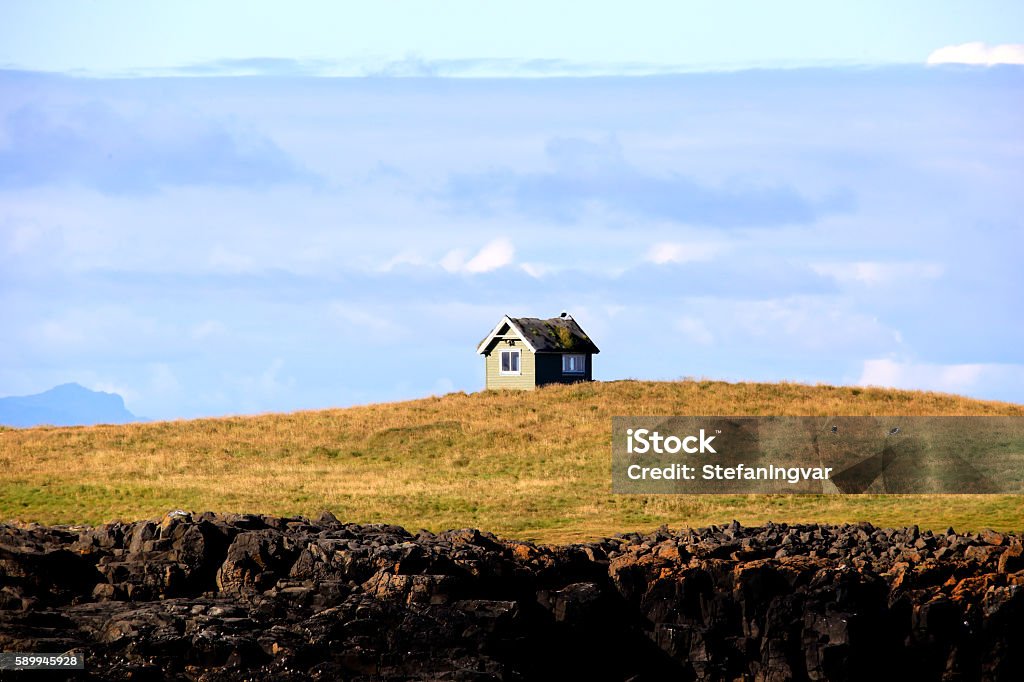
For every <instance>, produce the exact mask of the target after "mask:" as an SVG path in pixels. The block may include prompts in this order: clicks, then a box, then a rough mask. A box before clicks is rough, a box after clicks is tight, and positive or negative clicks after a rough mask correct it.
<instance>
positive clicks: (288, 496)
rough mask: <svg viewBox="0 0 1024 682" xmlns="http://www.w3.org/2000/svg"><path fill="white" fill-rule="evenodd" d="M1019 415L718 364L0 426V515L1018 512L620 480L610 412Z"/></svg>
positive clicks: (567, 518) (645, 516) (427, 517)
mask: <svg viewBox="0 0 1024 682" xmlns="http://www.w3.org/2000/svg"><path fill="white" fill-rule="evenodd" d="M673 414H695V415H700V414H705V415H796V416H800V415H820V416H828V415H1022V416H1024V406H1021V405H1014V404H1010V403H997V402H984V401H978V400H972V399H969V398H963V397H960V396H953V395H945V394H937V393H923V392H917V391H895V390H883V389H860V388H839V387H832V386H807V385H802V384H792V383H779V384H753V383H737V384H730V383H723V382H711V381H682V382H639V381H618V382H610V383H593V384H580V385H575V386H551V387H546V388H543V389H540V390H537V391H534V392H529V393H521V392H482V393H475V394H471V395H466V394H462V393H455V394H449V395H446V396H443V397H433V398H425V399H421V400H413V401H408V402H401V403H391V404H380V405H367V406H361V407H353V408H347V409H338V410H322V411H307V412H296V413H292V414H270V415H261V416H255V417H231V418H220V419H198V420H192V421H173V422H155V423H146V424H128V425H119V426H95V427H67V428H45V427H44V428H34V429H15V430H7V431H3V432H0V518H3V519H18V520H23V521H39V522H43V523H102V522H105V521H110V520H113V519H115V518H122V519H135V518H142V517H148V516H155V515H159V514H162V513H163V512H165V511H166V510H167V509H170V508H178V507H180V508H185V509H196V510H201V509H214V510H219V511H239V512H259V513H271V514H281V515H290V514H315V513H317V512H318V511H320V510H322V509H330V510H332V511H334V512H335V513H336V514H337V515H338V517H339V518H344V519H347V520H351V521H360V522H385V521H386V522H390V523H399V524H402V525H405V526H407V527H409V528H412V529H416V528H421V527H422V528H429V529H431V530H439V529H444V528H452V527H466V526H474V527H481V528H485V529H488V530H492V531H494V532H497V533H499V534H503V535H506V536H510V537H519V538H525V539H533V540H540V541H548V542H562V541H570V540H580V539H584V538H592V537H596V536H600V535H607V534H610V533H614V532H618V531H622V530H637V529H644V528H648V527H652V526H656V525H659V524H661V523H668V524H670V525H673V526H678V525H704V524H708V523H716V522H721V521H722V520H723V519H725V520H728V519H730V518H737V519H739V520H740V521H741V522H742V523H744V524H748V525H749V524H755V523H761V522H764V521H766V520H769V519H771V520H776V521H788V522H797V521H822V522H843V521H856V520H865V519H866V520H870V521H873V522H875V523H878V524H883V525H908V524H918V525H921V526H922V527H932V528H943V529H944V528H945V527H946V526H948V525H953V526H954V527H956V528H957V529H958V530H960V529H968V528H980V527H985V526H990V527H994V528H1000V529H1006V530H1019V529H1022V528H1024V508H1022V507H1024V505H1021V504H1020V498H1017V497H1013V496H977V497H975V496H905V497H895V496H871V497H841V496H821V497H819V496H735V495H733V496H692V497H690V496H656V495H637V496H621V495H612V494H611V493H610V492H609V488H610V481H609V473H608V462H609V456H610V449H609V448H610V432H611V417H612V416H614V415H673Z"/></svg>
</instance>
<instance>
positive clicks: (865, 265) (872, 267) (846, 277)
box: [811, 261, 945, 286]
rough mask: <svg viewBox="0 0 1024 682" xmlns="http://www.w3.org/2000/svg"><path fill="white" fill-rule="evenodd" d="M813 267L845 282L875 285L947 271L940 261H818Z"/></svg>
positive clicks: (817, 271)
mask: <svg viewBox="0 0 1024 682" xmlns="http://www.w3.org/2000/svg"><path fill="white" fill-rule="evenodd" d="M811 269H812V270H814V272H816V273H818V274H819V275H823V276H825V277H831V278H833V279H835V280H836V281H837V282H840V283H843V284H849V283H856V284H866V285H869V286H874V285H878V284H890V283H892V282H894V281H898V280H907V279H937V278H939V277H941V276H942V274H943V273H944V272H945V268H944V267H943V266H942V265H941V264H939V263H913V262H905V263H880V262H877V261H859V262H853V263H817V264H814V265H811Z"/></svg>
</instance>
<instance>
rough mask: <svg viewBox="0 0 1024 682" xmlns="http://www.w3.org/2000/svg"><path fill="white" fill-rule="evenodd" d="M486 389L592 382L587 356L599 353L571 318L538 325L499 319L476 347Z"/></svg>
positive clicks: (535, 320)
mask: <svg viewBox="0 0 1024 682" xmlns="http://www.w3.org/2000/svg"><path fill="white" fill-rule="evenodd" d="M476 352H477V354H479V355H483V356H484V367H485V375H486V377H487V380H486V386H487V388H519V389H524V390H531V389H534V388H536V387H537V386H543V385H544V384H568V383H574V382H577V381H592V380H593V377H594V373H593V363H592V359H593V356H594V355H596V354H597V353H600V352H601V351H600V350H598V348H597V346H596V345H594V342H593V341H591V340H590V337H589V336H587V333H586V332H584V331H583V329H582V328H581V327H580V325H579V324H577V322H576V320H574V319H572V316H571V315H569V314H568V313H565V312H563V313H562V314H561V315H559V316H558V317H555V318H552V319H550V320H542V319H539V318H536V317H509V316H508V315H506V316H505V317H503V318H501V322H499V323H498V324H497V326H495V327H494V330H493V331H492V332H491V333H490V334H488V335H487V337H486V338H485V339H484V340H483V341H481V342H480V345H479V346H477V349H476Z"/></svg>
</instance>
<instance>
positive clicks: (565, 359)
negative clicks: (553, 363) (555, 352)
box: [562, 353, 587, 376]
mask: <svg viewBox="0 0 1024 682" xmlns="http://www.w3.org/2000/svg"><path fill="white" fill-rule="evenodd" d="M569 358H579V359H580V369H568V368H567V366H568V364H569ZM586 373H587V355H586V353H563V354H562V374H571V375H573V376H579V375H581V374H586Z"/></svg>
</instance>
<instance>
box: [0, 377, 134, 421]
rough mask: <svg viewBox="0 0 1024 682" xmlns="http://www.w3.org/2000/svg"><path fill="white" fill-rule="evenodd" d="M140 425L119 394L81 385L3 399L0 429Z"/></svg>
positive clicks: (59, 387) (64, 385) (64, 386)
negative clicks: (6, 427) (128, 423)
mask: <svg viewBox="0 0 1024 682" xmlns="http://www.w3.org/2000/svg"><path fill="white" fill-rule="evenodd" d="M133 421H140V420H139V418H138V417H136V416H135V415H134V414H132V413H131V412H129V411H128V410H127V409H125V406H124V399H123V398H121V396H119V395H117V394H116V393H103V392H102V391H90V390H89V389H87V388H85V387H84V386H79V385H78V384H62V385H60V386H57V387H56V388H51V389H50V390H49V391H45V392H43V393H37V394H36V395H25V396H11V397H10V398H0V425H3V426H38V425H41V424H49V425H52V426H78V425H89V424H124V423H127V422H133Z"/></svg>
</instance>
